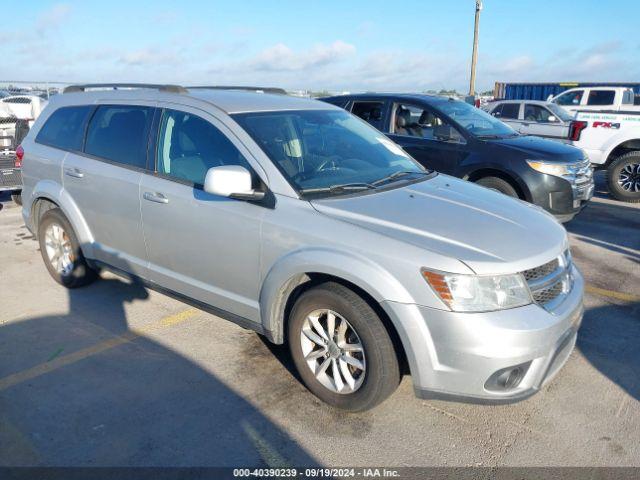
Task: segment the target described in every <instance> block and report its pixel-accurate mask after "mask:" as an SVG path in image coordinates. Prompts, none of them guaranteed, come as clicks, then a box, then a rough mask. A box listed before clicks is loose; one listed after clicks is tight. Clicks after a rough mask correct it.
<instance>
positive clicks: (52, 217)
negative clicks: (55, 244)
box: [38, 208, 98, 288]
mask: <svg viewBox="0 0 640 480" xmlns="http://www.w3.org/2000/svg"><path fill="white" fill-rule="evenodd" d="M53 225H57V226H59V227H60V228H62V230H63V232H64V234H65V235H66V237H67V238H68V240H69V241H70V244H71V255H72V262H73V263H72V264H71V268H70V271H69V272H68V273H67V274H62V273H60V272H58V270H56V268H55V267H54V266H53V264H52V262H51V260H50V258H49V255H48V254H47V246H46V232H47V229H49V227H51V226H53ZM38 241H39V243H40V253H41V254H42V260H44V264H45V266H46V267H47V270H48V271H49V274H50V275H51V276H52V277H53V279H54V280H55V281H56V282H58V283H59V284H60V285H63V286H65V287H67V288H77V287H82V286H84V285H88V284H90V283H92V282H93V281H95V280H96V279H97V278H98V273H97V272H96V271H95V270H93V269H92V268H91V267H90V266H89V265H88V264H87V261H86V260H85V258H84V255H83V254H82V250H81V249H80V244H79V243H78V239H77V237H76V234H75V232H74V231H73V227H72V226H71V224H70V223H69V220H67V217H65V216H64V213H62V210H60V209H59V208H53V209H51V210H47V211H46V212H45V213H44V215H43V216H42V218H41V219H40V223H39V224H38Z"/></svg>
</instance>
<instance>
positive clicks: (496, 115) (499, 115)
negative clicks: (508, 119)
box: [491, 112, 502, 118]
mask: <svg viewBox="0 0 640 480" xmlns="http://www.w3.org/2000/svg"><path fill="white" fill-rule="evenodd" d="M491 115H493V116H494V117H496V118H500V117H501V116H502V113H500V112H491Z"/></svg>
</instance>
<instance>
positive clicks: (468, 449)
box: [0, 178, 640, 466]
mask: <svg viewBox="0 0 640 480" xmlns="http://www.w3.org/2000/svg"><path fill="white" fill-rule="evenodd" d="M598 185H599V186H600V187H601V185H602V179H601V178H598ZM600 190H601V188H600ZM597 195H598V198H594V200H593V201H592V202H591V204H590V206H589V207H588V208H587V209H586V210H585V211H583V212H582V214H581V215H580V216H579V217H578V218H577V219H575V220H574V221H572V222H571V223H569V224H568V225H567V229H568V230H569V232H570V237H571V245H572V251H573V255H574V259H575V262H576V263H577V264H578V266H579V267H580V268H581V270H582V272H583V273H584V275H585V277H586V280H587V283H588V287H587V294H586V298H585V306H586V313H585V318H584V322H583V326H582V328H581V331H580V335H579V339H578V344H577V348H576V350H575V351H574V352H573V354H572V355H571V358H570V359H569V361H568V363H567V365H566V366H565V368H564V369H563V370H562V371H561V372H560V373H559V375H558V376H557V377H556V378H555V379H554V380H553V381H552V382H551V383H550V384H549V385H548V386H546V387H545V388H544V389H543V390H542V391H541V392H540V393H538V394H537V395H535V396H534V397H532V398H530V399H528V400H526V401H523V402H521V403H517V404H514V405H500V406H491V405H472V404H462V403H449V402H442V401H424V400H419V399H417V398H415V397H414V395H413V390H412V386H411V379H410V377H408V376H407V377H405V378H404V380H403V382H402V384H401V386H400V388H399V389H398V390H397V392H396V393H395V394H394V395H393V396H392V397H391V398H390V399H389V400H388V401H386V402H385V403H383V404H382V405H381V406H379V407H378V408H376V409H374V410H373V411H370V412H366V413H362V414H347V413H342V412H339V411H336V410H333V409H331V408H329V407H327V406H325V405H324V404H322V403H321V402H320V401H319V400H317V399H316V398H315V397H314V396H313V395H311V394H310V393H308V392H307V391H306V390H305V388H304V387H303V386H302V385H301V384H300V383H299V382H298V380H297V379H296V377H295V375H294V374H293V373H292V367H291V362H290V360H289V358H288V356H287V353H286V349H284V348H282V347H273V346H268V345H267V344H266V343H264V342H263V341H261V340H260V337H259V336H258V335H256V334H254V333H252V332H249V331H246V330H243V329H241V328H239V327H237V326H235V325H232V324H230V323H228V322H225V321H223V320H221V319H218V318H216V317H214V316H212V315H209V314H207V313H204V312H201V311H199V310H196V309H193V308H190V307H188V306H187V305H185V304H183V303H180V302H178V301H176V300H173V299H170V298H168V297H166V296H163V295H161V294H159V293H156V292H153V291H149V290H147V289H145V288H144V287H142V286H140V285H137V284H131V283H130V282H128V281H125V280H122V279H120V278H118V277H115V276H112V275H110V274H105V275H103V279H102V281H100V282H97V283H95V284H93V285H91V286H89V287H87V288H82V289H77V290H72V291H69V290H65V289H64V288H62V287H60V286H58V284H56V283H55V282H54V281H53V280H52V279H51V278H50V277H49V275H48V273H47V271H46V269H45V267H44V264H43V262H42V260H41V258H40V253H39V251H38V245H37V243H36V242H35V241H34V240H33V239H32V238H31V236H30V235H29V232H28V231H27V230H26V228H25V227H24V226H23V223H22V218H21V215H20V209H19V208H18V207H17V206H15V205H14V204H12V203H11V201H10V200H9V198H8V195H6V194H5V195H3V196H2V197H0V199H1V200H2V202H3V204H4V206H5V208H4V209H3V210H2V211H0V465H12V466H15V465H47V466H50V465H57V466H134V465H135V466H213V465H215V466H283V465H291V466H301V465H325V466H371V465H386V466H440V465H447V466H452V465H455V466H468V465H472V466H475V465H482V466H494V465H516V466H521V465H526V466H531V465H536V466H548V465H549V466H556V465H563V466H564V465H571V466H583V465H588V466H592V465H609V466H621V465H627V466H640V442H639V441H638V440H639V436H638V432H640V374H639V372H640V348H639V339H640V205H638V204H636V205H632V204H623V203H620V202H615V201H613V200H610V199H608V198H607V195H606V193H604V192H602V191H599V192H598V194H597ZM528 241H535V232H532V234H531V239H529V240H528Z"/></svg>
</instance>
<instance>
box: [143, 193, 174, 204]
mask: <svg viewBox="0 0 640 480" xmlns="http://www.w3.org/2000/svg"><path fill="white" fill-rule="evenodd" d="M142 198H144V199H145V200H149V201H150V202H155V203H169V199H168V198H167V197H165V196H164V195H163V194H161V193H159V192H155V193H152V192H144V193H143V194H142Z"/></svg>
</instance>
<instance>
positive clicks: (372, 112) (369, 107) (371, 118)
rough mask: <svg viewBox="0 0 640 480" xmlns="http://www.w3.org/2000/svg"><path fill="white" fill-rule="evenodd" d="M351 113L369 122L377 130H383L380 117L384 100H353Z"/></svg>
mask: <svg viewBox="0 0 640 480" xmlns="http://www.w3.org/2000/svg"><path fill="white" fill-rule="evenodd" d="M351 113H353V114H354V115H357V116H358V117H360V118H362V119H363V120H366V121H367V122H369V124H370V125H372V126H374V127H375V128H377V129H378V130H383V128H382V127H383V125H382V117H383V113H384V102H366V101H362V102H358V101H356V102H353V106H352V107H351Z"/></svg>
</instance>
